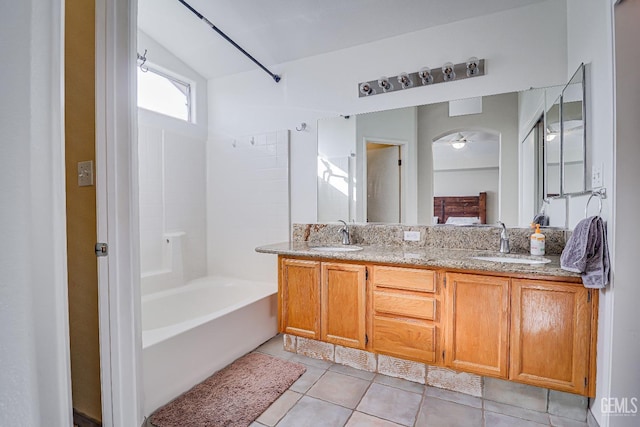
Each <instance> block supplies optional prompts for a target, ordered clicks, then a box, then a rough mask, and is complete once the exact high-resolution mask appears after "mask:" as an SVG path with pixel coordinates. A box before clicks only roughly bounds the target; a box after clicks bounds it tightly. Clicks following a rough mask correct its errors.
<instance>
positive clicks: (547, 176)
mask: <svg viewBox="0 0 640 427" xmlns="http://www.w3.org/2000/svg"><path fill="white" fill-rule="evenodd" d="M561 103H562V95H559V96H558V97H557V98H556V99H555V101H554V102H553V103H552V104H551V106H550V107H549V108H548V109H547V111H546V112H545V115H544V118H545V129H546V132H545V135H546V136H545V139H544V142H543V144H544V145H543V147H544V149H543V152H544V154H543V158H544V188H545V191H544V197H545V198H553V197H559V196H560V195H561V194H562V186H561V183H562V173H561V167H560V165H561V163H560V162H561V157H562V156H561V150H562V145H561V142H562V137H561V136H560V132H561V123H562V117H561V115H560V105H561Z"/></svg>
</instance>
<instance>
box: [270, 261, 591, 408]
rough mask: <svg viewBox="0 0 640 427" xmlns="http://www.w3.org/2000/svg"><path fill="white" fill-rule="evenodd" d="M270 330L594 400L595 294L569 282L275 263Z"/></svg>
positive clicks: (345, 264) (346, 264) (391, 267)
mask: <svg viewBox="0 0 640 427" xmlns="http://www.w3.org/2000/svg"><path fill="white" fill-rule="evenodd" d="M278 301H279V329H280V331H281V332H283V333H286V334H291V335H296V336H299V337H305V338H311V339H315V340H321V341H324V342H328V343H333V344H337V345H341V346H346V347H352V348H357V349H361V350H367V351H370V352H373V353H376V354H385V355H389V356H394V357H397V358H401V359H407V360H413V361H417V362H422V363H426V364H430V365H436V366H445V367H447V368H451V369H453V370H456V371H462V372H469V373H474V374H478V375H484V376H491V377H497V378H503V379H507V380H511V381H517V382H521V383H525V384H531V385H535V386H539V387H546V388H550V389H554V390H560V391H566V392H570V393H577V394H581V395H585V396H594V395H595V362H596V357H595V356H596V354H595V350H596V333H597V314H598V311H597V308H598V292H597V291H595V290H589V289H586V288H584V287H583V286H582V284H581V283H580V282H579V279H576V278H567V279H566V280H565V279H562V278H556V277H539V276H538V277H535V278H534V277H530V276H527V275H516V274H514V275H508V274H495V275H491V274H484V273H481V272H477V273H476V272H465V271H462V272H451V271H446V270H442V269H441V270H431V269H428V268H419V267H404V266H394V265H378V264H372V263H366V262H363V263H356V262H333V261H330V260H322V261H316V260H310V259H300V258H287V257H282V258H281V259H280V282H279V298H278Z"/></svg>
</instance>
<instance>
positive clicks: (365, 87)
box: [360, 82, 376, 96]
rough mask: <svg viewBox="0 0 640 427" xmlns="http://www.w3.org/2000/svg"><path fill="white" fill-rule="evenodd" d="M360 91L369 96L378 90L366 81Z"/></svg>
mask: <svg viewBox="0 0 640 427" xmlns="http://www.w3.org/2000/svg"><path fill="white" fill-rule="evenodd" d="M360 93H361V94H363V95H365V96H369V95H375V94H376V91H375V90H374V89H373V88H372V87H371V85H370V84H369V83H367V82H365V83H362V84H361V85H360Z"/></svg>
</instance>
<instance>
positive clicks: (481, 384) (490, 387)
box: [283, 334, 597, 427]
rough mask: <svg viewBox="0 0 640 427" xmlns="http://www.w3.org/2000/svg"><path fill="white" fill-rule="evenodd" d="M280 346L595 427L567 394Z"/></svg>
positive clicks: (321, 347)
mask: <svg viewBox="0 0 640 427" xmlns="http://www.w3.org/2000/svg"><path fill="white" fill-rule="evenodd" d="M283 346H284V349H285V350H286V351H289V352H292V353H297V354H301V355H304V356H307V357H311V358H313V359H320V360H326V361H329V362H334V363H337V364H340V365H346V366H350V367H352V368H356V369H360V370H363V371H368V372H376V373H379V374H383V375H387V376H390V377H395V378H402V379H405V380H409V381H413V382H416V383H420V384H426V385H429V386H432V387H437V388H441V389H446V390H451V391H456V392H459V393H464V394H467V395H471V396H476V397H481V398H483V399H487V400H492V401H495V402H499V404H507V405H512V406H514V407H520V408H524V409H525V410H528V411H538V412H539V413H549V414H551V415H553V416H558V415H559V416H562V417H563V418H564V419H573V420H580V421H584V420H585V419H586V420H587V423H588V424H589V426H590V427H592V426H594V425H596V426H597V423H596V422H595V419H594V418H593V415H591V413H590V412H589V411H588V408H587V403H588V399H587V398H586V397H582V396H578V395H574V394H571V393H562V392H557V391H551V390H548V389H546V388H540V387H534V386H530V385H525V384H520V383H516V382H512V381H506V380H499V379H495V378H489V377H485V378H483V377H481V376H479V375H475V374H469V373H466V372H457V371H454V370H451V369H447V368H442V367H439V366H431V365H426V364H424V363H419V362H414V361H411V360H405V359H399V358H396V357H391V356H386V355H383V354H375V353H371V352H368V351H364V350H358V349H354V348H349V347H343V346H340V345H334V344H330V343H326V342H322V341H317V340H312V339H308V338H301V337H296V336H294V335H288V334H285V335H284V336H283Z"/></svg>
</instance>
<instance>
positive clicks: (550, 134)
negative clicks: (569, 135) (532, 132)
mask: <svg viewBox="0 0 640 427" xmlns="http://www.w3.org/2000/svg"><path fill="white" fill-rule="evenodd" d="M556 136H557V135H556V134H555V133H548V134H547V141H548V142H551V141H553V140H554V139H556Z"/></svg>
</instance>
